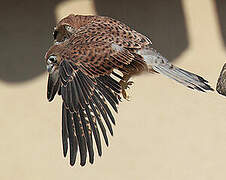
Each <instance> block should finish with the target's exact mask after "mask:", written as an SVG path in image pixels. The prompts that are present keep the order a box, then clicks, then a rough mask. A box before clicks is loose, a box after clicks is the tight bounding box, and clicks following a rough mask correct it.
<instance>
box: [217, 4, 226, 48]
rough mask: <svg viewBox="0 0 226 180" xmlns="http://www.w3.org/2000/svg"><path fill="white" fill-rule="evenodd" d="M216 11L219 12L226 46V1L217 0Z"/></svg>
mask: <svg viewBox="0 0 226 180" xmlns="http://www.w3.org/2000/svg"><path fill="white" fill-rule="evenodd" d="M216 11H217V13H218V19H219V25H220V29H221V35H222V38H223V40H224V46H225V47H226V21H225V20H226V1H223V0H216Z"/></svg>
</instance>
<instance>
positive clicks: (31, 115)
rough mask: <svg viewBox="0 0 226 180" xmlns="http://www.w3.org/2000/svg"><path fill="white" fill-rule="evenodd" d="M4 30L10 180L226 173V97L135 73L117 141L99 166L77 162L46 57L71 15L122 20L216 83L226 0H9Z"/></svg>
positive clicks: (185, 177)
mask: <svg viewBox="0 0 226 180" xmlns="http://www.w3.org/2000/svg"><path fill="white" fill-rule="evenodd" d="M0 13H1V24H0V32H1V34H2V36H1V44H0V49H1V53H0V58H1V66H0V92H1V99H0V100H1V103H0V114H1V120H0V162H1V163H0V169H1V172H0V179H1V180H14V179H15V180H18V179H23V180H30V179H33V180H36V179H37V180H40V179H54V180H58V179H59V180H62V179H83V180H88V179H94V180H95V179H98V180H106V179H107V180H111V179H112V180H115V179H130V180H138V179H154V180H216V179H217V180H225V179H226V99H225V97H223V96H220V95H218V94H217V93H216V92H214V93H212V92H210V93H199V92H196V91H192V90H190V89H187V88H185V87H183V86H181V85H179V84H177V83H175V82H174V81H172V80H169V79H167V78H165V77H163V76H160V75H150V76H147V75H146V76H144V75H142V76H139V77H135V78H134V79H133V80H134V81H135V85H134V86H133V87H132V89H131V90H130V94H131V96H132V100H131V101H130V102H126V101H124V102H123V103H122V104H121V105H120V108H119V114H118V115H116V119H117V125H116V126H115V127H114V134H115V135H114V137H112V138H110V147H109V148H106V147H104V150H103V156H102V157H101V158H99V157H97V156H96V158H95V164H94V165H89V164H88V165H86V166H85V167H80V166H79V165H78V162H77V165H76V166H75V167H70V165H69V162H68V160H69V159H68V158H67V159H64V158H63V155H62V146H61V98H60V97H57V98H55V101H54V102H52V103H48V102H47V99H46V81H47V73H46V71H45V64H44V58H43V57H44V54H45V51H46V50H47V49H48V47H49V46H50V45H51V43H52V29H53V27H54V25H55V23H56V21H58V20H59V19H60V18H62V17H64V16H66V15H68V14H70V13H75V14H100V15H108V16H111V17H115V18H117V19H120V20H122V21H123V22H125V23H126V24H129V25H130V26H132V27H134V28H135V29H137V30H138V31H140V32H142V33H144V34H146V35H147V36H149V37H150V38H151V39H152V40H153V44H154V47H156V48H157V49H159V50H160V52H162V54H164V55H165V56H167V57H168V58H169V60H170V61H173V63H174V64H176V65H178V66H180V67H183V68H185V69H187V70H190V71H193V72H195V73H197V74H200V75H202V76H203V77H205V78H206V79H208V80H209V81H210V84H211V85H212V86H213V87H214V88H215V84H216V80H217V78H218V76H219V73H220V70H221V67H222V66H223V64H224V63H225V59H226V58H225V41H226V38H225V37H226V31H225V29H226V2H225V1H223V0H216V1H214V0H198V1H197V0H189V1H188V0H175V1H164V0H160V1H159V0H143V1H142V0H140V1H131V0H125V1H123V0H120V1H119V0H118V1H116V0H115V1H104V0H94V1H91V0H70V1H69V0H68V1H60V0H51V1H44V0H40V1H28V0H25V1H19V0H15V1H12V2H11V1H7V2H6V1H4V2H2V3H1V11H0Z"/></svg>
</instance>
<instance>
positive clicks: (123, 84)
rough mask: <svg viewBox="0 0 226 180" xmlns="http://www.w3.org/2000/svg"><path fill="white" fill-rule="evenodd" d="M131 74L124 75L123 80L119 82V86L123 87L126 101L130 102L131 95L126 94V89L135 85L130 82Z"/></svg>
mask: <svg viewBox="0 0 226 180" xmlns="http://www.w3.org/2000/svg"><path fill="white" fill-rule="evenodd" d="M130 77H131V74H123V77H122V80H120V81H119V84H120V85H121V87H122V96H123V98H124V99H126V100H128V101H129V95H128V93H127V92H126V89H127V88H129V86H131V85H132V84H133V81H129V79H130Z"/></svg>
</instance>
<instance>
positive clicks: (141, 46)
mask: <svg viewBox="0 0 226 180" xmlns="http://www.w3.org/2000/svg"><path fill="white" fill-rule="evenodd" d="M45 59H46V64H47V70H48V72H49V79H48V88H47V97H48V100H49V101H52V100H53V99H54V96H55V94H56V93H57V92H58V94H59V95H61V96H62V99H63V103H62V141H63V153H64V156H66V154H67V151H68V140H69V147H70V164H71V165H74V163H75V160H76V155H77V152H78V150H79V151H80V165H81V166H84V165H85V163H86V158H87V154H88V155H89V162H90V163H93V162H94V150H93V146H94V145H93V137H94V139H95V143H96V147H97V151H98V154H99V155H100V156H101V154H102V148H101V137H100V133H99V129H100V130H101V132H102V135H103V137H104V140H105V143H106V145H108V137H107V132H106V129H105V125H106V126H107V128H108V129H109V131H110V133H111V135H113V130H112V123H113V124H115V119H114V117H113V115H112V113H111V108H109V104H110V105H111V107H112V108H113V109H114V110H115V111H116V112H117V105H118V104H119V102H120V100H121V98H120V95H121V94H122V96H123V97H124V98H125V99H128V94H127V92H126V88H128V86H129V85H131V84H132V82H131V81H129V79H130V77H131V76H133V75H135V74H137V73H139V72H143V71H147V72H157V73H160V74H163V75H166V76H168V77H169V78H171V79H174V80H176V81H177V82H179V83H181V84H183V85H185V86H187V87H189V88H191V89H196V90H199V91H206V90H213V89H212V88H211V87H210V86H209V85H208V82H207V81H206V80H205V79H204V78H202V77H201V76H198V75H196V74H193V73H190V72H188V71H186V70H183V69H180V68H178V67H176V66H174V65H172V64H171V63H169V62H168V60H167V59H166V58H165V57H163V56H162V55H161V54H160V53H158V52H157V51H156V50H155V49H153V48H152V43H151V41H150V40H149V39H148V38H147V37H146V36H144V35H142V34H141V33H138V32H136V31H135V30H133V29H131V28H130V27H128V26H127V25H125V24H123V23H121V22H120V21H117V20H115V19H113V18H109V17H102V16H82V15H73V14H71V15H69V16H67V17H66V18H64V19H62V20H61V21H60V22H59V23H58V24H57V26H56V28H55V30H54V44H53V46H51V47H50V49H49V50H48V52H47V53H46V56H45ZM115 70H117V72H116V71H115ZM119 72H120V73H121V74H122V75H120V74H119Z"/></svg>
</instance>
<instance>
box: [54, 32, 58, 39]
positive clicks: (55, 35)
mask: <svg viewBox="0 0 226 180" xmlns="http://www.w3.org/2000/svg"><path fill="white" fill-rule="evenodd" d="M57 34H58V31H57V30H54V31H53V38H54V40H55V39H56V38H57Z"/></svg>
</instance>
